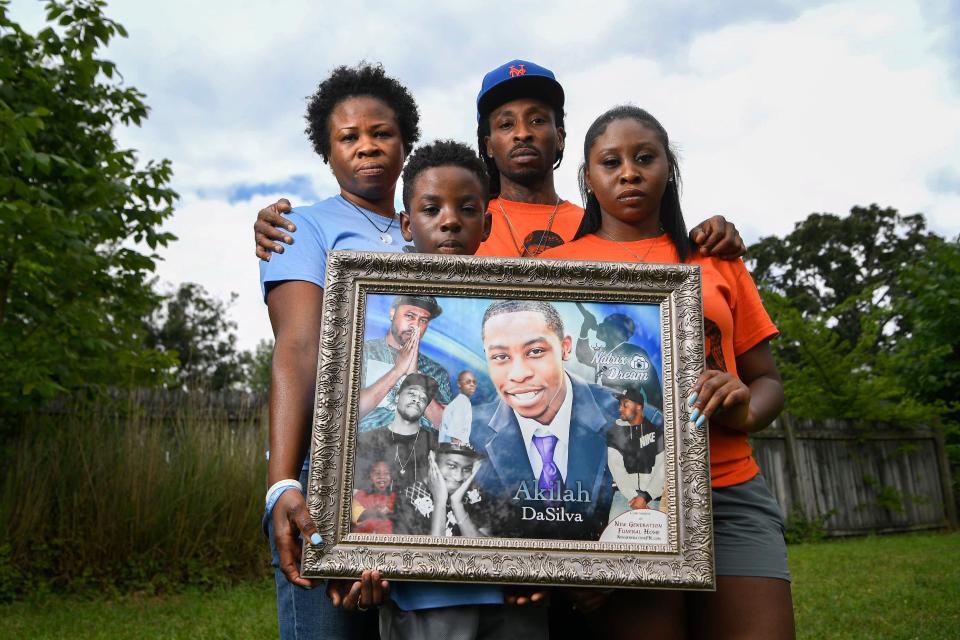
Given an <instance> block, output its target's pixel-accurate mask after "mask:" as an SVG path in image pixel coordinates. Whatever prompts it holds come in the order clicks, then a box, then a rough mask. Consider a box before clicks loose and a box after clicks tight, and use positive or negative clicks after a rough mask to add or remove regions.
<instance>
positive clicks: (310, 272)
mask: <svg viewBox="0 0 960 640" xmlns="http://www.w3.org/2000/svg"><path fill="white" fill-rule="evenodd" d="M361 212H362V213H361ZM364 215H366V217H367V218H369V220H368V219H366V218H364ZM287 218H289V219H290V221H291V222H293V223H294V224H295V225H297V230H296V231H294V232H293V233H291V234H290V235H291V236H292V237H293V244H292V245H286V246H285V247H284V250H283V253H275V254H273V256H271V258H270V262H264V261H263V260H261V261H260V290H261V292H262V293H263V299H264V301H266V299H267V294H268V293H269V291H270V288H271V287H272V286H274V285H276V284H279V283H281V282H283V281H285V280H302V281H304V282H312V283H313V284H315V285H317V286H318V287H323V286H324V283H325V279H326V277H327V253H328V252H330V251H337V250H340V251H388V252H398V251H403V250H404V246H406V245H408V244H409V243H408V242H407V241H406V240H404V239H403V236H402V235H400V224H399V221H394V222H393V223H391V222H390V221H389V220H387V219H386V218H384V217H383V216H380V215H377V214H376V213H373V212H372V211H368V210H366V209H363V208H362V207H361V208H360V210H359V211H358V210H357V208H356V207H354V206H353V205H352V204H351V203H349V202H347V201H346V200H344V199H343V196H339V195H338V196H334V197H332V198H327V199H326V200H323V201H321V202H318V203H317V204H314V205H310V206H309V207H297V208H295V209H294V210H293V211H291V212H290V213H289V214H288V215H287ZM371 221H372V222H371ZM374 225H376V228H374ZM380 229H386V231H385V232H381V231H380ZM381 233H386V234H387V235H388V236H389V237H390V240H391V242H390V244H386V243H384V242H383V240H381V239H380V235H381ZM407 250H408V251H412V250H413V245H412V244H410V245H409V249H407Z"/></svg>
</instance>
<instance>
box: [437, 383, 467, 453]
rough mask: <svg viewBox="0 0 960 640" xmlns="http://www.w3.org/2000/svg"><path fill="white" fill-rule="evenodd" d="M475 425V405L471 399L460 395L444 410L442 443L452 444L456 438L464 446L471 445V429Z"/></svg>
mask: <svg viewBox="0 0 960 640" xmlns="http://www.w3.org/2000/svg"><path fill="white" fill-rule="evenodd" d="M472 425H473V405H471V404H470V398H468V397H467V396H465V395H463V394H462V393H458V394H457V397H456V398H454V399H453V400H451V401H450V404H448V405H447V406H446V407H444V408H443V418H441V420H440V442H450V441H451V440H453V439H454V438H456V439H457V440H459V441H460V442H461V443H462V444H470V427H471V426H472Z"/></svg>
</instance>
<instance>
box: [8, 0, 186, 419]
mask: <svg viewBox="0 0 960 640" xmlns="http://www.w3.org/2000/svg"><path fill="white" fill-rule="evenodd" d="M104 5H105V3H104V2H102V1H101V0H67V1H66V2H49V3H47V5H46V10H47V21H48V23H50V25H51V26H47V27H46V28H44V29H42V30H41V31H40V32H39V33H37V34H36V35H32V34H29V33H26V32H25V31H24V30H23V29H22V28H21V27H20V25H19V24H17V23H15V22H13V21H12V20H11V18H10V16H9V14H8V8H9V1H8V0H0V412H3V413H6V414H8V415H9V413H10V412H11V411H15V410H17V409H21V408H23V407H24V406H25V405H28V404H30V403H33V402H36V401H38V400H42V399H43V398H48V397H50V396H53V395H56V394H58V393H61V392H64V391H72V390H75V389H78V388H91V387H94V388H96V387H105V386H108V385H109V386H113V387H122V386H132V385H141V384H144V383H149V382H150V381H151V380H152V379H153V378H154V377H155V376H156V373H157V371H159V370H162V369H164V368H166V367H168V366H169V363H170V358H169V356H167V355H164V354H161V353H158V352H156V351H151V350H145V349H143V343H144V339H145V336H146V328H145V326H144V322H143V318H145V317H146V316H147V315H148V314H149V313H150V311H151V310H152V309H153V308H154V307H155V305H156V303H157V297H156V295H155V294H154V293H153V292H152V290H151V288H150V287H149V286H147V280H148V278H149V277H150V275H151V273H152V272H153V270H154V267H155V260H156V255H155V254H154V253H153V251H154V250H155V249H156V248H157V247H160V246H164V245H166V244H167V243H168V242H169V241H171V240H173V239H174V237H173V236H172V235H171V234H169V233H164V232H162V231H161V230H160V225H161V223H162V222H163V220H164V219H166V218H167V217H169V216H170V215H171V214H172V212H173V209H172V205H173V202H174V200H175V198H176V194H175V193H174V192H173V191H172V190H171V189H170V188H169V186H168V183H169V181H170V178H171V168H170V163H169V162H168V161H166V160H163V161H160V162H153V161H149V162H147V163H145V164H142V163H139V162H138V158H137V154H136V152H135V151H134V150H132V149H123V148H120V147H119V146H118V143H117V141H116V139H115V138H114V128H115V127H116V126H120V125H123V126H130V125H140V124H141V123H142V122H143V120H144V118H146V116H147V106H146V104H144V101H143V98H144V95H143V94H142V93H140V92H139V91H137V90H136V89H135V88H133V87H129V86H124V84H123V82H122V81H121V80H120V79H119V76H118V74H117V70H116V67H115V65H114V63H112V62H110V61H107V60H103V59H100V58H98V57H97V52H98V50H99V49H100V48H101V47H104V46H106V45H107V43H108V42H110V40H111V39H112V38H114V37H116V36H121V37H125V36H126V35H127V34H126V32H125V31H124V29H123V27H122V26H121V25H119V24H117V23H116V22H114V21H112V20H110V19H109V18H107V17H105V16H104V15H103V8H104ZM54 24H55V25H56V26H52V25H54ZM135 243H137V244H139V246H141V247H142V246H144V245H145V246H146V247H148V248H149V250H143V249H138V248H137V247H136V246H135Z"/></svg>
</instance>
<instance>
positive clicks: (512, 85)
mask: <svg viewBox="0 0 960 640" xmlns="http://www.w3.org/2000/svg"><path fill="white" fill-rule="evenodd" d="M517 98H536V99H537V100H543V101H544V102H546V103H547V104H549V105H550V106H551V107H553V108H554V109H555V110H557V111H558V112H560V113H563V87H561V86H560V83H559V82H557V78H556V76H554V75H553V71H550V69H547V68H546V67H541V66H540V65H538V64H536V63H534V62H530V61H528V60H511V61H510V62H507V63H506V64H502V65H500V66H499V67H497V68H496V69H494V70H493V71H491V72H489V73H488V74H487V75H485V76H483V84H482V85H481V86H480V93H479V94H477V122H479V121H480V118H482V117H484V116H487V115H489V114H490V112H491V111H493V110H494V109H496V108H497V107H499V106H500V105H502V104H504V103H505V102H510V101H511V100H516V99H517Z"/></svg>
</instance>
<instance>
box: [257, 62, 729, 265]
mask: <svg viewBox="0 0 960 640" xmlns="http://www.w3.org/2000/svg"><path fill="white" fill-rule="evenodd" d="M563 105H564V92H563V87H562V86H561V85H560V83H559V82H557V79H556V77H555V76H554V74H553V72H552V71H550V70H549V69H546V68H544V67H541V66H540V65H538V64H536V63H533V62H530V61H527V60H512V61H510V62H507V63H506V64H503V65H500V66H499V67H497V68H496V69H493V70H492V71H490V72H489V73H488V74H486V75H485V76H484V77H483V82H482V84H481V88H480V93H479V95H478V96H477V144H478V146H479V151H480V157H481V158H483V159H484V161H485V162H486V164H487V170H488V171H489V173H490V195H491V199H490V204H489V205H488V208H489V211H490V213H491V214H492V215H493V229H492V232H491V234H490V237H489V239H488V240H487V241H486V242H484V243H483V244H482V245H480V248H479V250H478V251H477V255H479V256H505V257H517V256H525V257H535V256H537V255H539V254H540V253H542V252H543V251H546V250H547V249H549V248H551V247H556V246H559V245H562V244H564V243H565V242H568V241H569V240H571V239H572V238H573V235H574V233H576V231H577V228H578V227H579V226H580V220H581V219H582V218H583V209H582V208H581V207H580V206H578V205H576V204H574V203H572V202H569V201H567V200H564V199H563V198H561V197H560V196H559V195H558V194H557V191H556V189H555V187H554V182H553V173H554V170H555V169H556V168H557V167H559V166H560V162H561V161H562V160H563V151H564V146H565V143H566V129H565V128H564V113H563ZM290 209H291V206H290V203H289V202H288V201H287V200H286V199H280V200H278V201H277V202H275V203H274V204H272V205H270V206H268V207H265V208H263V209H261V210H260V212H259V215H258V216H257V221H256V223H255V224H254V226H253V229H254V237H255V239H256V244H257V247H256V251H257V256H258V257H259V258H260V259H262V260H269V259H270V254H271V252H277V253H283V247H282V246H281V245H280V244H279V243H281V242H284V243H287V244H290V243H291V242H292V239H291V238H290V236H289V235H288V233H287V232H292V231H294V230H295V227H294V226H293V223H292V222H290V221H289V220H287V219H286V218H284V217H283V216H282V215H281V214H283V213H287V212H288V211H290ZM690 239H691V240H692V241H693V242H694V243H695V244H696V245H698V246H699V248H700V253H701V254H703V255H717V256H719V257H721V258H724V259H733V258H737V257H739V256H741V255H743V253H744V252H745V247H744V244H743V241H742V239H741V238H740V235H739V234H738V233H737V230H736V228H735V227H734V226H733V224H731V223H729V222H727V221H726V220H725V219H724V218H723V216H713V217H712V218H709V219H707V220H704V221H703V222H701V223H700V224H698V225H697V226H695V227H694V228H693V229H692V230H691V231H690ZM597 259H598V260H599V259H602V256H597Z"/></svg>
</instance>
